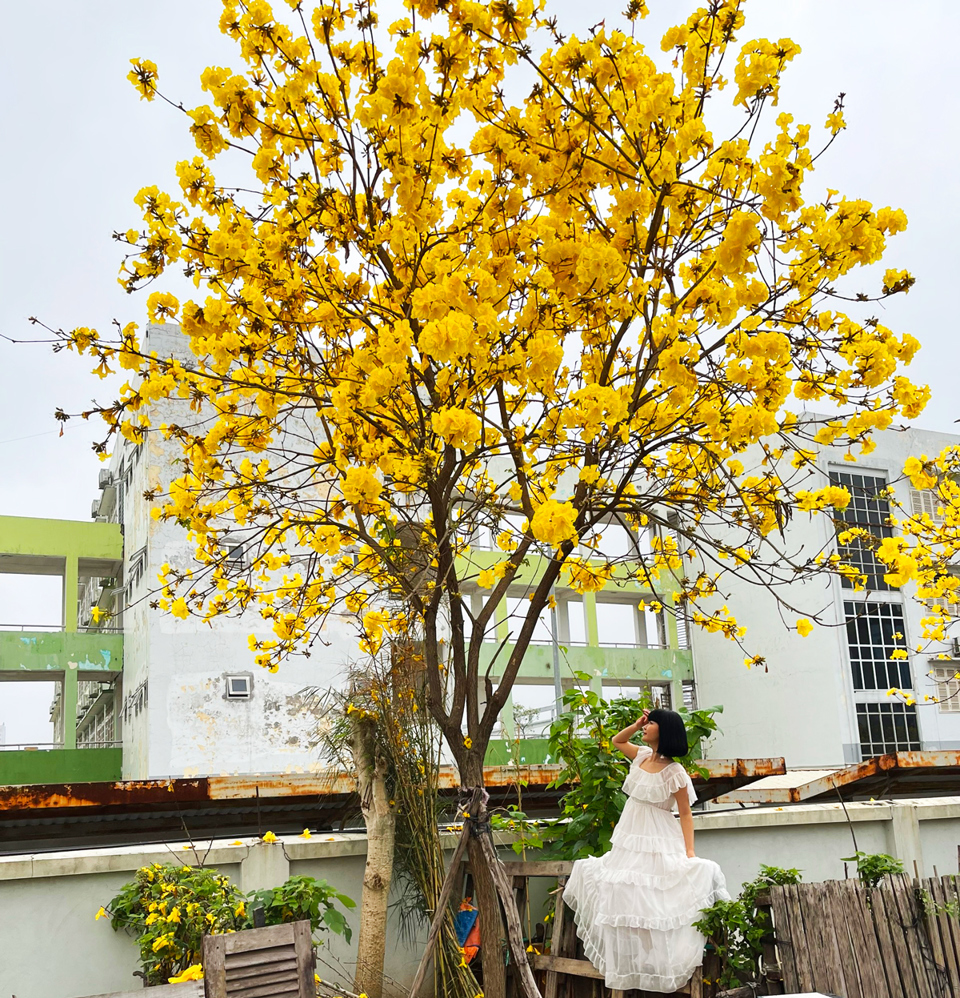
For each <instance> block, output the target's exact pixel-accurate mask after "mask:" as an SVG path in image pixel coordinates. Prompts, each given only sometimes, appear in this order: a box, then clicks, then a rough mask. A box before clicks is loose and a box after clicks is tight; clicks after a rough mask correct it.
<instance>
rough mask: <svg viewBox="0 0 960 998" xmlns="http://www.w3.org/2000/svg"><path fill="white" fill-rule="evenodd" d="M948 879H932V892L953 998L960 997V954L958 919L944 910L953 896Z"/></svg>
mask: <svg viewBox="0 0 960 998" xmlns="http://www.w3.org/2000/svg"><path fill="white" fill-rule="evenodd" d="M947 879H948V878H947V877H943V878H939V877H938V878H936V879H935V880H933V881H931V884H930V888H931V889H930V894H931V897H932V898H933V902H934V904H936V905H937V906H938V907H939V909H940V910H939V912H938V913H937V915H936V916H935V917H936V923H937V930H938V932H939V935H940V945H941V950H942V952H943V962H944V966H945V968H946V971H947V978H948V979H949V981H950V988H951V994H952V995H953V998H960V955H958V953H957V949H956V946H955V944H954V932H953V929H954V927H955V925H956V919H954V918H951V917H950V915H948V914H947V913H946V912H945V911H944V910H943V906H944V905H945V904H946V903H947V898H948V897H949V896H951V895H950V894H948V891H950V887H949V886H946V881H947ZM949 879H950V880H951V881H952V880H953V878H952V877H951V878H949Z"/></svg>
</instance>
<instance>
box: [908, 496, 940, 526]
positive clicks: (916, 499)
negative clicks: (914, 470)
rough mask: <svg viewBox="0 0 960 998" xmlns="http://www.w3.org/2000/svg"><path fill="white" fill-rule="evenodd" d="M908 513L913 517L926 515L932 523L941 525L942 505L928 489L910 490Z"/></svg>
mask: <svg viewBox="0 0 960 998" xmlns="http://www.w3.org/2000/svg"><path fill="white" fill-rule="evenodd" d="M910 512H911V513H912V514H913V515H914V516H922V515H923V514H924V513H926V514H927V516H929V517H930V519H931V520H933V522H934V523H943V515H942V512H943V504H942V503H941V502H940V499H939V498H938V496H937V494H936V493H935V492H932V491H931V490H930V489H911V490H910Z"/></svg>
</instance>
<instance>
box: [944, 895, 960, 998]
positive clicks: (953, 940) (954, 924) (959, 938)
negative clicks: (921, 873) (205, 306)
mask: <svg viewBox="0 0 960 998" xmlns="http://www.w3.org/2000/svg"><path fill="white" fill-rule="evenodd" d="M940 891H941V894H942V895H943V901H944V904H950V903H951V902H953V903H955V904H958V905H960V881H958V880H957V879H956V877H952V876H951V877H944V878H943V879H942V880H941V881H940ZM945 917H946V923H947V931H946V936H945V939H946V938H949V939H950V944H951V948H952V949H953V952H954V954H955V957H956V962H957V978H958V985H957V989H958V992H960V919H957V918H953V917H951V916H950V915H946V916H945Z"/></svg>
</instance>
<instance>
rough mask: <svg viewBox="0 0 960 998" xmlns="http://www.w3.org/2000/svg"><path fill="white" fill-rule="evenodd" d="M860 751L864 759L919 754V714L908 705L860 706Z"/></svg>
mask: <svg viewBox="0 0 960 998" xmlns="http://www.w3.org/2000/svg"><path fill="white" fill-rule="evenodd" d="M857 725H858V727H859V728H860V751H861V753H862V755H863V758H864V759H872V758H873V757H874V756H878V755H888V754H889V753H892V752H919V751H920V733H919V731H918V729H917V711H916V708H915V707H908V706H907V705H906V704H905V703H858V704H857Z"/></svg>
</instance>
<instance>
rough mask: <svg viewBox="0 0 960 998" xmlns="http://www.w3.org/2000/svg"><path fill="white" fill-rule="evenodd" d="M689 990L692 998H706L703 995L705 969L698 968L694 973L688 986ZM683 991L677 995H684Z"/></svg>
mask: <svg viewBox="0 0 960 998" xmlns="http://www.w3.org/2000/svg"><path fill="white" fill-rule="evenodd" d="M687 990H688V993H689V995H690V998H704V994H703V967H697V968H696V970H694V972H693V977H691V978H690V983H689V984H688V985H687ZM683 993H684V992H683V990H682V989H681V990H680V991H678V992H677V994H683Z"/></svg>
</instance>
